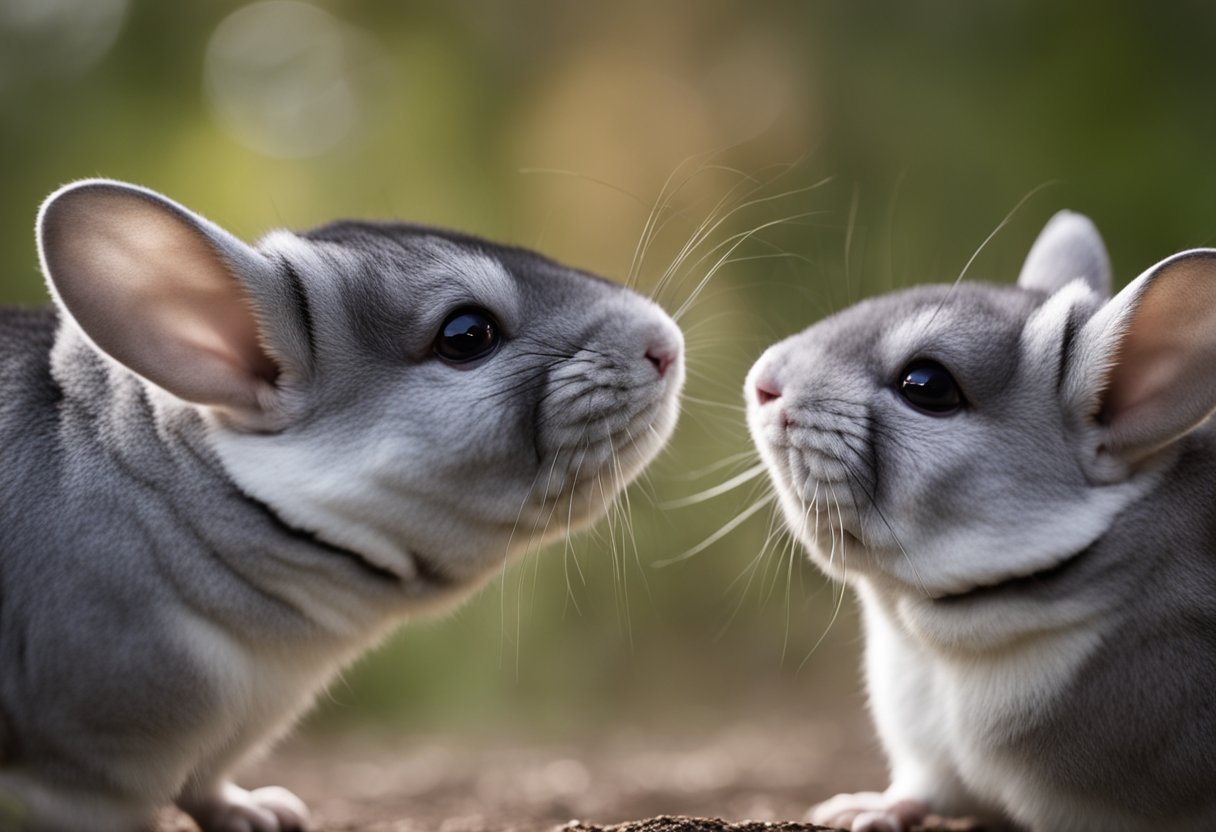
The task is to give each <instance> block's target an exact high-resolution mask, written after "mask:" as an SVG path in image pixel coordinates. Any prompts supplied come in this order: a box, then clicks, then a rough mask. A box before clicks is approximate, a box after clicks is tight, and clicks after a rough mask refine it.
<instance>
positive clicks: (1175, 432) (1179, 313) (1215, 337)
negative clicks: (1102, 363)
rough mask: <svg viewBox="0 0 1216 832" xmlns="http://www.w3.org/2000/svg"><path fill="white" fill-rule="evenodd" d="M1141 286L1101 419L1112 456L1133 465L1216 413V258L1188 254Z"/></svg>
mask: <svg viewBox="0 0 1216 832" xmlns="http://www.w3.org/2000/svg"><path fill="white" fill-rule="evenodd" d="M1142 280H1143V281H1144V285H1143V287H1142V288H1141V287H1134V286H1133V287H1129V288H1128V290H1125V291H1131V290H1132V289H1134V288H1141V291H1140V292H1139V294H1138V297H1134V299H1133V300H1132V301H1131V311H1130V313H1128V316H1127V318H1126V328H1125V330H1124V333H1123V336H1122V338H1121V340H1120V341H1119V344H1118V347H1117V348H1116V354H1115V355H1116V357H1115V361H1114V363H1113V365H1112V366H1111V369H1110V371H1109V375H1108V376H1107V385H1106V388H1105V391H1104V393H1103V394H1102V399H1101V406H1100V409H1099V412H1098V421H1099V423H1100V424H1101V425H1103V426H1104V427H1105V430H1106V431H1107V439H1106V442H1105V444H1106V448H1107V450H1108V451H1109V452H1110V453H1113V454H1116V455H1119V456H1122V457H1124V458H1125V459H1127V460H1128V461H1131V462H1134V461H1136V460H1138V459H1140V458H1143V457H1145V456H1147V455H1148V454H1150V453H1152V452H1153V451H1155V450H1157V449H1159V448H1161V447H1163V446H1165V445H1167V444H1169V443H1170V442H1173V441H1174V440H1175V439H1177V438H1178V437H1179V436H1181V435H1183V434H1185V433H1187V432H1188V431H1190V430H1192V429H1193V428H1194V427H1195V426H1197V425H1198V424H1199V423H1200V422H1202V421H1203V420H1204V419H1206V418H1207V417H1208V416H1209V415H1210V414H1211V413H1212V410H1213V408H1216V251H1207V250H1197V251H1193V252H1184V253H1183V254H1180V255H1177V256H1175V257H1173V258H1170V259H1169V260H1167V261H1165V262H1164V263H1162V264H1161V265H1159V266H1157V267H1155V268H1154V269H1153V270H1152V271H1150V272H1149V273H1148V274H1147V275H1146V276H1145V277H1144V278H1142ZM1117 300H1118V299H1116V301H1117Z"/></svg>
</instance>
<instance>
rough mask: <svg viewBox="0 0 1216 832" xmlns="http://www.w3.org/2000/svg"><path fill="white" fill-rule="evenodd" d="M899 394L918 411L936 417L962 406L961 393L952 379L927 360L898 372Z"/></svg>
mask: <svg viewBox="0 0 1216 832" xmlns="http://www.w3.org/2000/svg"><path fill="white" fill-rule="evenodd" d="M899 394H900V395H901V396H903V397H904V399H906V400H907V401H908V403H909V404H911V405H912V406H913V407H915V408H917V409H918V410H923V411H925V412H926V413H932V414H934V415H939V416H942V415H945V414H947V413H953V412H954V411H956V410H958V409H959V408H960V407H962V406H963V394H962V391H960V390H959V389H958V383H957V382H955V380H954V376H952V375H950V371H949V370H947V369H946V368H945V367H943V366H942V365H941V364H938V363H937V362H936V361H929V360H927V359H921V360H918V361H913V362H912V363H911V364H909V365H908V366H907V367H906V368H905V369H904V371H903V372H902V373H900V378H899Z"/></svg>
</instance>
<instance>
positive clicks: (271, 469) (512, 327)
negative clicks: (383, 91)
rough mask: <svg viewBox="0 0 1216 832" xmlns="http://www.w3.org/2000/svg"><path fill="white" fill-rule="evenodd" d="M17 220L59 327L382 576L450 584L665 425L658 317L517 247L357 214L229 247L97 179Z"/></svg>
mask: <svg viewBox="0 0 1216 832" xmlns="http://www.w3.org/2000/svg"><path fill="white" fill-rule="evenodd" d="M38 236H39V245H40V250H41V255H42V260H43V266H44V270H45V273H46V275H47V276H48V280H49V282H50V285H51V289H52V292H53V294H54V295H55V298H56V300H57V302H58V305H59V306H60V308H61V309H62V310H63V312H64V313H66V314H65V318H66V319H67V321H68V322H69V323H67V324H66V325H67V326H69V327H70V326H75V327H77V328H78V330H79V333H81V334H83V335H84V336H85V338H86V339H87V343H88V344H89V345H91V347H92V348H93V349H95V350H96V351H98V352H100V353H101V354H103V355H104V356H106V358H107V361H108V362H110V363H111V366H112V371H113V372H117V373H128V372H129V373H132V374H134V375H135V376H136V377H137V378H138V379H140V380H141V382H142V384H143V386H144V387H145V388H146V393H147V396H148V398H149V400H151V401H152V402H153V404H154V409H155V412H156V414H157V418H158V419H160V420H161V421H162V422H163V423H164V424H166V425H171V424H173V423H174V420H176V419H180V418H183V413H184V414H185V418H187V419H190V418H193V414H198V415H199V416H201V417H202V419H203V420H204V421H205V423H206V424H207V426H208V427H207V434H208V441H209V442H210V444H211V446H212V448H213V449H214V450H215V452H216V453H217V455H218V457H219V459H220V460H221V461H222V464H223V466H224V468H225V469H226V470H227V472H228V474H229V475H230V476H231V478H232V480H233V481H234V482H235V483H236V484H237V485H238V486H239V487H240V488H241V489H242V490H244V491H245V492H246V493H248V494H250V495H251V496H253V497H255V498H257V499H259V500H261V501H263V502H265V503H266V504H268V505H269V506H271V507H272V508H274V509H275V510H276V511H277V512H278V513H279V514H281V515H282V516H283V517H284V518H285V519H286V520H287V521H288V522H290V523H291V524H293V525H295V526H298V527H300V528H302V529H305V530H307V531H310V532H313V533H314V534H316V535H317V536H318V537H320V538H321V539H322V540H324V541H326V542H329V543H332V544H335V545H339V546H342V547H346V548H348V549H351V550H354V551H356V552H358V553H360V554H361V555H362V556H363V557H365V558H367V559H368V560H369V561H371V562H372V563H373V564H375V565H377V566H380V567H383V568H385V569H389V570H393V571H395V572H403V571H404V572H405V573H406V574H408V572H409V570H410V569H411V568H412V564H414V563H415V562H421V561H422V560H423V559H425V561H426V562H428V563H430V564H432V565H435V566H437V567H438V568H439V569H440V570H441V571H442V572H443V573H445V575H446V576H447V577H449V578H452V579H467V578H470V577H472V576H475V575H478V574H481V573H483V572H484V571H485V570H486V569H487V567H491V566H495V565H498V564H499V563H501V561H502V560H503V558H504V557H505V556H506V555H507V554H508V550H509V549H510V550H519V549H522V548H524V547H527V546H528V545H532V544H536V543H538V542H539V541H540V540H541V539H542V538H546V537H553V536H556V535H559V534H561V533H563V532H565V531H566V530H568V529H570V528H571V527H574V526H579V525H582V524H585V523H588V522H590V521H591V520H593V519H595V518H596V517H598V516H599V515H600V514H602V513H603V511H604V510H605V507H606V505H607V504H608V502H609V501H611V500H612V498H613V497H614V496H615V495H616V494H617V493H618V492H619V491H620V489H622V488H623V487H624V486H625V485H626V484H628V482H629V481H630V480H631V479H632V478H633V477H634V476H636V475H637V474H638V473H639V471H640V470H641V468H642V467H643V466H644V465H645V464H646V463H647V462H648V461H649V460H650V459H651V458H652V457H653V456H654V455H655V454H656V453H657V452H658V450H659V448H660V446H661V445H662V444H663V443H664V441H665V440H666V439H667V438H668V436H669V435H670V433H671V432H672V429H673V427H674V424H675V421H676V416H677V409H678V401H677V397H678V393H679V389H680V387H681V384H682V382H683V373H684V371H683V359H682V336H681V334H680V332H679V330H678V328H677V327H676V325H675V324H674V323H673V322H672V321H671V319H670V318H669V317H668V316H667V315H666V314H664V313H663V312H662V311H661V310H660V309H659V308H658V307H657V306H655V305H654V304H653V303H651V302H649V301H648V300H645V299H643V298H642V297H640V296H638V295H636V294H634V293H633V292H630V291H628V290H626V289H624V288H622V287H620V286H617V285H614V284H612V283H610V282H608V281H605V280H602V279H600V278H597V277H594V276H592V275H588V274H585V273H582V272H578V271H575V270H572V269H569V268H565V267H563V266H560V265H558V264H556V263H554V262H552V261H550V260H547V259H545V258H544V257H542V256H540V255H537V254H534V253H531V252H528V251H525V250H521V249H516V248H510V247H506V246H499V245H494V244H491V243H488V242H485V241H482V240H479V239H476V238H473V237H469V236H465V235H461V234H457V233H452V232H446V231H440V230H436V229H430V228H423V227H417V226H411V225H404V224H393V223H384V224H374V223H362V222H338V223H334V224H332V225H328V226H324V227H322V228H319V229H316V230H314V231H310V232H307V233H303V234H294V233H290V232H286V231H275V232H272V233H271V234H269V235H268V236H266V237H265V238H264V239H262V240H261V241H260V242H259V243H258V244H257V245H255V246H250V245H247V244H245V243H243V242H241V241H240V240H238V239H237V238H235V237H234V236H233V235H231V234H229V233H228V232H226V231H224V230H222V229H221V228H219V227H217V226H215V225H214V224H212V223H210V222H208V221H207V220H205V219H203V218H202V217H200V216H198V215H196V214H194V213H193V212H191V211H189V210H188V209H186V208H184V207H182V206H180V205H178V204H176V203H174V202H172V201H170V200H168V199H166V198H165V197H162V196H160V195H158V194H156V193H153V192H151V191H148V190H145V189H142V188H137V187H134V186H131V185H126V184H122V183H117V182H109V181H86V182H80V183H77V184H74V185H70V186H68V187H66V188H64V189H62V190H60V191H59V192H57V193H55V194H54V195H52V196H51V197H50V198H49V199H48V200H47V202H46V203H45V205H44V206H43V209H42V212H41V214H40V216H39V227H38ZM61 337H62V336H61ZM411 554H412V555H414V556H416V557H415V558H413V559H411V557H410V555H411Z"/></svg>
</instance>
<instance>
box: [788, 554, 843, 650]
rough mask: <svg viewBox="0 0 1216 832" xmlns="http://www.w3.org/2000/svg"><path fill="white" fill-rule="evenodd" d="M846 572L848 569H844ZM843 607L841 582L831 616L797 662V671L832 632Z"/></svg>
mask: <svg viewBox="0 0 1216 832" xmlns="http://www.w3.org/2000/svg"><path fill="white" fill-rule="evenodd" d="M845 574H846V575H847V574H848V570H847V569H846V570H845ZM843 607H844V584H841V587H840V592H839V593H837V594H836V605H835V607H834V608H833V609H832V617H831V618H829V619H828V623H827V625H826V626H825V627H824V628H823V632H822V633H820V634H819V638H817V639H815V643H814V644H812V645H811V649H810V650H807V651H806V655H805V656H803V658H802V661H801V662H799V664H798V670H797V671H796V672H797V673H801V672H802V668H804V667H806V663H807V662H809V661H810V660H811V656H813V655H815V652H816V651H817V650H818V649H819V645H821V644H823V642H824V639H826V638H827V637H828V633H830V632H832V627H833V626H835V624H836V619H838V618H839V617H840V610H841V609H842V608H843Z"/></svg>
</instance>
